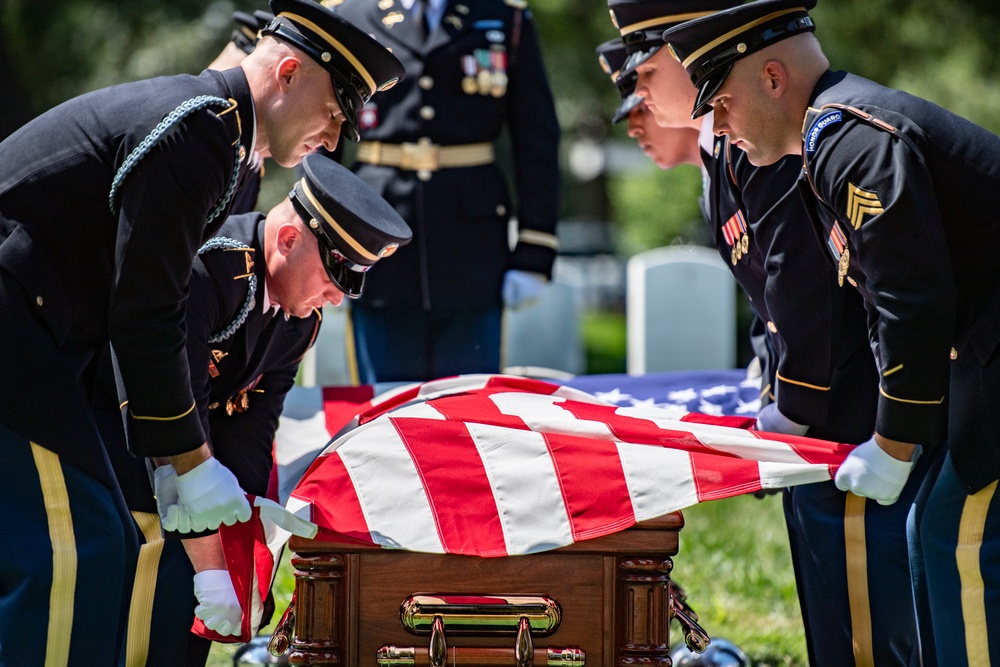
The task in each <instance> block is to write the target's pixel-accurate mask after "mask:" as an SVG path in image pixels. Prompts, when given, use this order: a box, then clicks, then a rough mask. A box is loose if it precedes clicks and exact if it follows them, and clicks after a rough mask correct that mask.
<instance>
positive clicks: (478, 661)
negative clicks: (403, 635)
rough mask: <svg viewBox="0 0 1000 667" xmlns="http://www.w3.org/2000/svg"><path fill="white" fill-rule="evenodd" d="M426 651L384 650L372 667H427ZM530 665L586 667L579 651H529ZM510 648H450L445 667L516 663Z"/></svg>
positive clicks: (573, 649)
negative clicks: (376, 666)
mask: <svg viewBox="0 0 1000 667" xmlns="http://www.w3.org/2000/svg"><path fill="white" fill-rule="evenodd" d="M427 653H428V651H427V649H426V648H417V647H415V646H391V645H389V646H383V647H382V648H380V649H379V650H378V652H377V653H376V657H375V664H376V665H378V667H430V664H431V661H430V656H428V654H427ZM532 654H533V655H532V664H533V665H537V666H538V667H586V664H587V654H586V653H584V652H583V650H581V649H578V648H563V647H558V648H557V647H553V646H549V647H536V648H535V649H534V650H533V651H532ZM515 659H516V658H515V656H514V651H513V649H509V648H496V647H492V646H491V647H485V646H451V647H449V648H448V658H447V660H446V661H445V662H446V664H447V665H448V667H453V666H454V667H498V666H500V665H510V664H511V663H513V662H514V661H515Z"/></svg>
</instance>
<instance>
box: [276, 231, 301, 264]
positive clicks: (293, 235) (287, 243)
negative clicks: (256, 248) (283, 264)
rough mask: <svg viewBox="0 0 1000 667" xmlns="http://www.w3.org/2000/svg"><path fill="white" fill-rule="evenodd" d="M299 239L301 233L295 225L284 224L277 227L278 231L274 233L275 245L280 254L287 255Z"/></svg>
mask: <svg viewBox="0 0 1000 667" xmlns="http://www.w3.org/2000/svg"><path fill="white" fill-rule="evenodd" d="M300 239H301V235H300V234H299V230H298V229H297V228H296V227H295V225H292V224H284V225H281V226H280V227H278V232H277V234H275V246H276V248H277V250H278V252H279V253H280V254H281V255H282V256H284V257H288V256H289V255H291V254H292V250H293V249H294V248H295V246H296V244H298V243H299V241H300Z"/></svg>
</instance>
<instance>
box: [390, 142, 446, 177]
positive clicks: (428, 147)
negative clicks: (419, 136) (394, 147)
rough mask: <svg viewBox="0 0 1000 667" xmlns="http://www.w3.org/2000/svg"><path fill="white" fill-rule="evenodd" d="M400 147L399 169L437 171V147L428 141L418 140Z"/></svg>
mask: <svg viewBox="0 0 1000 667" xmlns="http://www.w3.org/2000/svg"><path fill="white" fill-rule="evenodd" d="M401 146H402V149H403V154H402V157H401V160H400V165H399V166H400V167H402V168H403V169H408V170H410V171H437V169H438V164H439V154H438V147H437V146H435V145H434V144H432V143H431V142H430V141H425V140H420V141H418V142H417V143H415V144H401Z"/></svg>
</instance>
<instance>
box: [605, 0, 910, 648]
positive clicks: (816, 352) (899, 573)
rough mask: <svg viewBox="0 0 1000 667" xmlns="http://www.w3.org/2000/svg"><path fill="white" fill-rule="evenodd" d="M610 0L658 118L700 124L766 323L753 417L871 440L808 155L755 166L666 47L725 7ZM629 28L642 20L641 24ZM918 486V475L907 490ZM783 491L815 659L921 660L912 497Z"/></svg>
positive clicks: (856, 316)
mask: <svg viewBox="0 0 1000 667" xmlns="http://www.w3.org/2000/svg"><path fill="white" fill-rule="evenodd" d="M736 4H737V3H730V5H729V6H730V7H732V6H735V5H736ZM609 6H610V7H611V9H612V13H613V16H615V18H617V21H618V25H619V26H620V27H621V30H622V38H623V41H624V43H625V44H626V47H627V48H630V49H631V50H632V55H631V56H630V57H629V61H628V62H627V63H626V64H625V65H624V67H623V70H622V71H623V76H628V75H629V73H630V72H631V71H633V70H635V71H636V72H637V73H638V81H637V85H636V92H637V94H639V95H641V96H642V97H643V98H645V99H646V102H647V104H648V105H649V106H650V108H651V109H652V111H653V114H654V115H655V116H656V119H657V121H659V122H660V123H661V124H664V125H678V126H683V127H696V128H698V129H700V130H701V140H700V144H701V153H702V159H703V165H704V168H705V170H706V189H705V193H704V197H703V200H702V208H703V212H704V214H705V218H706V220H707V221H708V223H709V232H710V234H711V238H712V239H713V243H714V245H715V246H716V248H717V249H718V250H719V254H720V256H721V257H722V260H723V261H724V262H725V264H726V265H727V266H729V267H730V269H731V270H732V273H733V276H734V277H735V278H736V280H737V282H738V283H739V284H740V286H741V287H742V288H743V290H744V291H745V292H746V293H747V295H748V296H749V297H750V300H751V304H752V306H753V309H754V312H755V314H756V316H757V317H758V318H759V320H760V321H761V322H763V323H766V332H767V338H768V340H767V345H766V347H765V349H766V350H768V351H769V353H766V354H765V355H764V358H763V361H764V362H765V363H764V364H763V366H764V369H763V376H762V385H763V386H762V390H763V392H762V403H763V404H764V407H763V408H762V409H761V411H760V412H759V414H758V417H757V428H758V429H759V430H762V431H771V432H778V433H787V434H794V435H809V436H811V437H817V438H824V439H827V440H834V441H837V442H848V443H860V442H863V441H865V440H866V439H867V438H868V437H870V436H871V433H872V430H873V429H874V424H875V410H876V392H877V391H878V377H877V374H876V369H875V364H874V362H873V360H872V358H871V354H870V351H869V347H868V330H867V315H866V312H865V308H864V305H863V302H862V300H861V299H860V297H859V296H858V295H857V294H854V293H852V292H848V291H845V290H843V289H841V288H839V287H838V286H837V282H836V272H835V271H834V270H833V269H832V268H831V267H828V266H827V265H826V263H825V259H824V257H823V255H822V252H821V250H820V248H819V247H818V246H817V244H816V243H815V240H814V235H813V231H812V229H811V227H810V225H809V222H808V219H809V217H808V213H807V212H806V210H805V208H804V206H803V203H802V201H801V198H800V196H799V194H798V191H797V189H796V182H797V179H798V176H799V172H800V170H801V165H800V163H799V162H798V161H797V160H796V159H795V158H794V157H788V158H786V159H784V160H781V161H779V162H777V163H776V164H774V165H771V166H767V167H756V166H754V165H753V164H751V163H750V162H749V161H748V159H747V155H746V154H745V153H744V152H743V151H741V150H740V149H739V147H738V145H735V144H733V143H731V142H728V141H726V138H725V137H721V138H716V137H713V136H712V119H711V118H697V119H692V118H691V113H690V112H691V106H692V105H693V103H694V99H695V96H696V94H697V90H696V88H695V87H694V86H693V85H692V84H691V82H690V80H689V79H688V76H687V73H686V72H685V70H684V68H683V67H681V66H680V64H679V63H677V62H676V61H675V60H674V59H673V58H672V57H671V55H670V53H669V51H668V50H667V49H665V48H661V47H662V46H663V45H664V42H663V39H662V34H663V31H664V30H665V29H669V28H673V27H675V26H683V25H686V21H688V20H696V19H695V17H694V16H693V15H692V14H691V13H689V12H691V11H692V10H693V9H694V8H695V6H700V7H701V8H702V11H701V12H699V13H698V15H704V16H706V18H702V19H700V20H707V18H708V17H711V16H714V15H715V14H711V13H706V8H705V5H704V3H691V2H688V3H679V2H667V1H664V0H641V1H639V2H636V1H634V0H633V1H625V0H611V2H610V3H609ZM715 9H716V10H723V11H727V10H725V8H724V7H722V6H721V5H717V6H716V7H715ZM678 16H680V17H681V18H680V19H678V18H676V17H678ZM629 26H641V31H642V35H641V36H638V35H637V34H636V33H637V32H639V29H635V30H632V29H630V28H629ZM918 486H919V484H918V483H917V482H914V483H912V484H910V485H909V486H908V487H907V489H905V491H904V493H905V494H907V496H906V497H907V498H909V499H912V498H913V496H914V495H915V493H916V491H917V488H918ZM783 500H784V510H785V519H786V524H787V528H788V534H789V543H790V547H791V552H792V560H793V564H794V570H795V575H796V584H797V589H798V592H799V601H800V606H801V609H802V616H803V622H804V627H805V634H806V640H807V641H806V643H807V648H808V652H809V659H810V664H812V665H816V666H820V667H821V666H824V665H831V666H833V665H836V666H837V667H841V666H843V665H851V664H857V665H865V664H877V665H880V666H881V665H907V664H910V662H911V660H916V659H917V658H918V656H917V655H916V653H915V651H914V649H913V647H914V645H915V644H916V639H915V635H916V623H915V619H914V613H913V611H912V609H913V600H912V597H911V595H910V589H909V580H910V577H909V569H908V567H907V560H906V555H907V551H906V535H905V526H906V507H905V504H904V505H901V506H899V507H884V506H882V505H880V504H878V503H876V502H873V501H867V502H866V501H865V499H863V498H859V497H857V496H854V495H852V494H847V493H843V492H841V491H839V490H838V489H837V488H836V486H835V485H834V483H833V482H827V483H825V484H811V485H805V486H797V487H793V488H789V489H786V490H785V491H784V493H783ZM866 536H867V537H866ZM858 572H869V573H870V574H871V575H872V576H871V577H859V576H857V573H858Z"/></svg>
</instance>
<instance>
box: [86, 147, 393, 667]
mask: <svg viewBox="0 0 1000 667" xmlns="http://www.w3.org/2000/svg"><path fill="white" fill-rule="evenodd" d="M302 167H303V177H302V179H301V180H300V181H299V182H297V183H296V184H295V185H294V187H293V189H292V192H291V195H290V197H289V198H288V199H285V200H284V201H283V202H282V203H281V204H279V205H278V206H276V207H275V208H273V209H272V210H271V211H270V212H269V213H268V214H267V216H266V217H265V216H264V214H262V213H249V214H244V215H236V216H231V217H230V218H229V219H228V220H227V221H226V223H225V224H224V225H223V226H222V227H221V229H220V230H219V232H218V234H217V235H216V236H215V237H213V238H212V239H210V240H209V241H208V242H207V243H206V244H205V245H204V246H203V247H202V248H201V250H200V251H199V253H198V257H197V258H196V260H195V263H194V271H193V273H192V276H191V283H190V287H189V290H190V294H191V296H190V297H189V298H188V300H187V314H186V323H187V330H188V335H187V357H188V359H189V363H190V369H191V381H192V386H193V387H194V393H195V401H196V403H197V409H198V414H199V417H200V419H201V422H202V427H203V428H204V429H205V432H206V433H207V434H208V439H209V442H211V445H212V448H213V451H214V453H215V456H216V457H217V458H218V459H219V461H220V462H221V463H222V464H223V465H225V466H226V467H227V468H229V469H230V470H231V471H232V472H233V473H234V474H235V476H236V479H237V480H238V481H239V483H240V486H241V487H242V488H243V489H244V490H245V491H246V492H247V493H250V494H254V495H257V496H261V497H264V496H266V494H267V490H268V478H269V474H270V471H271V463H272V455H271V445H272V442H273V439H274V431H275V429H276V428H277V425H278V416H279V415H280V413H281V409H282V404H283V402H284V398H285V395H286V394H287V393H288V391H289V389H290V388H291V387H292V384H293V383H294V381H295V375H296V372H297V371H298V367H299V362H300V361H301V360H302V356H303V355H304V354H305V352H306V350H307V349H308V348H309V347H310V346H311V345H312V344H313V341H315V340H316V334H317V333H318V331H319V326H320V320H321V308H322V306H323V304H324V303H331V304H333V305H334V306H337V305H340V303H341V301H342V300H343V298H344V295H345V294H347V295H348V296H350V297H352V298H356V297H357V296H358V295H360V293H361V291H362V288H363V286H364V280H365V276H366V273H365V272H366V271H367V270H368V269H369V268H371V267H372V266H373V265H374V264H375V262H377V261H378V260H379V259H381V258H383V257H388V256H390V255H392V254H393V252H394V251H395V250H396V248H398V247H399V246H401V245H404V244H406V243H407V242H409V240H410V231H409V229H408V228H407V227H406V224H405V223H404V222H403V220H402V218H400V217H399V215H398V214H397V213H396V211H395V210H394V209H393V208H392V207H391V206H389V204H388V203H387V202H386V201H385V200H383V199H382V198H381V197H379V196H378V195H376V194H375V193H374V192H373V191H372V190H371V188H369V187H368V186H367V185H365V184H364V183H362V182H361V180H360V179H359V178H358V177H357V176H355V175H354V174H353V173H351V171H350V170H348V169H347V168H346V167H343V166H341V165H339V164H338V163H336V162H335V161H333V160H332V159H330V158H327V157H323V156H321V155H308V156H306V157H305V159H303V161H302ZM102 380H103V381H102V383H101V385H99V387H98V396H99V403H101V402H103V408H101V407H100V406H99V407H98V420H99V425H100V428H101V434H102V437H103V438H104V441H105V444H106V446H107V448H108V452H109V454H110V456H111V461H112V464H113V466H114V469H115V474H116V476H117V479H118V481H119V483H120V485H121V488H122V491H123V493H124V496H125V501H126V504H127V505H128V507H129V509H130V510H131V511H132V513H133V515H134V517H135V519H136V522H137V524H138V527H139V528H140V532H141V533H142V535H143V537H144V540H143V542H144V545H143V547H142V549H141V552H140V555H139V566H138V568H137V571H138V575H137V577H136V581H135V584H134V586H133V589H132V595H131V600H132V604H131V608H130V617H131V618H130V623H129V626H128V627H129V634H128V637H127V639H128V641H127V646H128V655H127V656H126V661H125V664H126V665H146V667H154V666H157V665H163V666H164V667H175V666H177V665H189V666H193V665H204V664H205V661H206V659H207V657H208V652H209V648H210V646H211V642H210V641H209V640H207V639H204V638H201V637H197V636H195V635H193V634H192V633H191V632H190V629H191V623H192V621H193V620H194V616H195V604H196V602H197V604H198V605H199V607H198V610H199V611H198V617H199V618H201V619H202V620H203V621H204V622H205V625H206V626H207V627H208V628H209V629H212V630H215V631H217V632H218V633H219V634H221V635H227V634H236V635H238V634H239V632H240V606H239V603H238V601H237V599H236V594H235V592H234V591H233V589H232V585H231V583H230V579H229V573H228V571H226V566H225V560H224V558H223V556H222V549H221V545H220V543H219V540H218V536H217V533H214V532H213V533H211V534H208V535H199V537H196V538H190V539H185V540H183V543H182V542H181V541H178V540H177V539H176V538H177V535H176V534H172V535H170V536H169V537H171V538H173V539H167V540H166V541H165V542H164V540H163V538H162V537H161V534H160V525H159V523H160V522H159V516H158V514H157V510H156V501H155V500H154V498H153V489H152V487H151V486H150V482H149V475H148V473H147V467H146V462H145V461H144V460H142V459H138V458H136V457H133V456H130V455H129V454H128V451H127V448H126V444H125V434H124V431H123V430H122V420H121V417H120V414H119V412H118V405H117V400H116V399H117V396H116V394H115V385H114V379H113V375H112V374H111V371H110V368H105V369H104V377H103V378H102ZM157 470H158V471H159V472H157V473H156V475H157V476H158V475H160V474H162V471H161V469H157ZM182 544H183V546H182ZM161 550H162V555H161ZM185 550H187V553H189V554H190V558H189V557H188V555H186V554H185ZM192 565H193V567H192ZM192 577H193V581H194V589H193V592H192V587H191V582H192ZM263 622H265V621H263V620H262V621H261V623H263ZM258 625H260V623H258Z"/></svg>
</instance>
